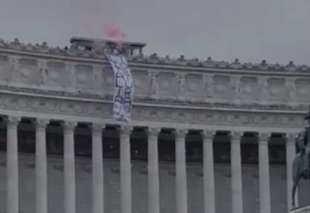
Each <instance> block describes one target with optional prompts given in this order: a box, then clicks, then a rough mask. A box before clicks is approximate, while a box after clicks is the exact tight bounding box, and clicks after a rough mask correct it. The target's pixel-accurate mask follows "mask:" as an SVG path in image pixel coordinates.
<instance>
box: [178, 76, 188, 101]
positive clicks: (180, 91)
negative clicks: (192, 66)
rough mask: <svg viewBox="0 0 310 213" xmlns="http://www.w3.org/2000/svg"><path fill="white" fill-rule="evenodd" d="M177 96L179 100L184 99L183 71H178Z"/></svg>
mask: <svg viewBox="0 0 310 213" xmlns="http://www.w3.org/2000/svg"><path fill="white" fill-rule="evenodd" d="M177 76H178V87H179V89H178V94H179V95H178V98H179V99H180V100H184V99H185V83H186V82H185V74H184V73H178V74H177Z"/></svg>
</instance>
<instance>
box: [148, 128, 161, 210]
mask: <svg viewBox="0 0 310 213" xmlns="http://www.w3.org/2000/svg"><path fill="white" fill-rule="evenodd" d="M159 131H160V129H157V128H149V131H148V210H149V211H148V212H149V213H159V212H160V204H159V203H160V202H159V173H158V134H159Z"/></svg>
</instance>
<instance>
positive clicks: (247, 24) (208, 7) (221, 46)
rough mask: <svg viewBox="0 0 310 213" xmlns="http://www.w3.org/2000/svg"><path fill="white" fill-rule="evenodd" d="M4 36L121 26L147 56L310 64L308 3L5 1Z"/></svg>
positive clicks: (89, 32)
mask: <svg viewBox="0 0 310 213" xmlns="http://www.w3.org/2000/svg"><path fill="white" fill-rule="evenodd" d="M0 3H1V4H0V38H2V39H4V40H12V39H14V38H15V37H18V38H20V40H21V41H24V42H34V43H36V42H42V41H47V42H48V43H49V44H50V45H53V46H55V45H60V46H65V45H69V39H70V37H72V36H84V37H96V38H103V37H104V33H103V32H104V30H103V26H104V25H105V24H109V23H112V24H117V25H120V26H121V28H122V30H123V32H124V33H125V34H126V40H129V41H139V42H146V43H147V48H146V52H147V53H152V52H157V53H159V54H160V55H163V56H165V55H168V54H169V55H171V56H175V57H176V56H179V55H181V54H184V55H185V56H186V57H187V58H193V57H198V58H201V59H204V58H207V57H208V56H211V57H212V58H213V59H215V60H226V61H232V60H234V58H236V57H238V58H239V59H240V60H241V61H242V62H260V61H261V60H262V59H266V60H267V61H268V62H272V63H281V64H287V63H288V62H289V61H290V60H293V61H294V62H295V63H296V64H308V65H310V0H0Z"/></svg>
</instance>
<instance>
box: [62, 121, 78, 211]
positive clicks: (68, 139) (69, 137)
mask: <svg viewBox="0 0 310 213" xmlns="http://www.w3.org/2000/svg"><path fill="white" fill-rule="evenodd" d="M75 126H76V122H65V123H64V187H65V189H64V192H65V196H64V207H65V213H75V212H76V200H75V160H74V128H75Z"/></svg>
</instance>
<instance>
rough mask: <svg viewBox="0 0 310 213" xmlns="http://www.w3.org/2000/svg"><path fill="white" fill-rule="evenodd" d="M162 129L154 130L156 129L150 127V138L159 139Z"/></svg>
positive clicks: (148, 130) (148, 131)
mask: <svg viewBox="0 0 310 213" xmlns="http://www.w3.org/2000/svg"><path fill="white" fill-rule="evenodd" d="M160 130H161V128H154V127H149V128H148V129H147V133H148V136H156V137H158V134H159V133H160Z"/></svg>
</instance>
